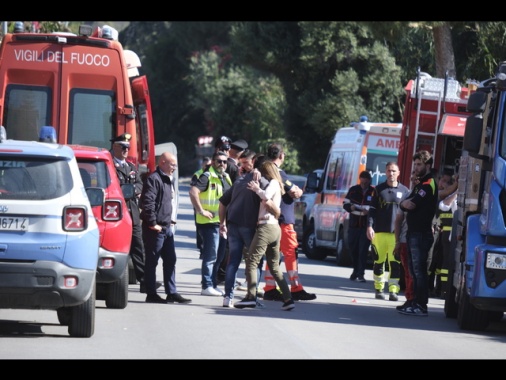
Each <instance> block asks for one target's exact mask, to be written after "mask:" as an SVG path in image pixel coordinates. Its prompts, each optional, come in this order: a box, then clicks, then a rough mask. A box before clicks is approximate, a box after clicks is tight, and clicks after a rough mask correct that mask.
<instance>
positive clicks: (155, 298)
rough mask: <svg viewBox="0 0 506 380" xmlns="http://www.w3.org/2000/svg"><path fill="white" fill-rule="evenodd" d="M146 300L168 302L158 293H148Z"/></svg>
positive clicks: (149, 301)
mask: <svg viewBox="0 0 506 380" xmlns="http://www.w3.org/2000/svg"><path fill="white" fill-rule="evenodd" d="M146 302H147V303H165V304H166V303H167V301H166V300H164V299H163V298H162V297H160V296H159V295H158V294H148V295H147V296H146Z"/></svg>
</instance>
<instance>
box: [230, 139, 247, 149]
mask: <svg viewBox="0 0 506 380" xmlns="http://www.w3.org/2000/svg"><path fill="white" fill-rule="evenodd" d="M230 147H231V148H232V149H235V150H245V149H248V143H247V142H246V141H244V140H242V139H241V140H237V141H234V142H233V143H232V144H230Z"/></svg>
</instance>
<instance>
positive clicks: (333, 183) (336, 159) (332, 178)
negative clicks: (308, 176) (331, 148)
mask: <svg viewBox="0 0 506 380" xmlns="http://www.w3.org/2000/svg"><path fill="white" fill-rule="evenodd" d="M341 167H342V154H340V153H331V156H330V158H329V169H328V171H327V186H326V189H327V190H336V189H337V188H338V180H339V177H340V175H341Z"/></svg>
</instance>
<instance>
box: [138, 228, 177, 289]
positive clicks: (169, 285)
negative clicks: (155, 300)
mask: <svg viewBox="0 0 506 380" xmlns="http://www.w3.org/2000/svg"><path fill="white" fill-rule="evenodd" d="M142 239H143V241H144V252H145V255H146V257H145V264H144V283H145V284H146V293H147V294H156V293H157V292H156V267H157V266H158V260H159V259H160V257H161V258H162V265H163V285H164V287H165V293H166V294H175V293H177V287H176V261H177V257H176V247H175V245H174V235H173V234H172V232H171V231H170V228H168V227H167V229H166V230H165V231H164V232H160V233H158V232H156V231H153V230H152V229H150V228H149V227H148V225H147V224H146V223H143V224H142Z"/></svg>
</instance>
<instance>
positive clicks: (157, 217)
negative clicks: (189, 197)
mask: <svg viewBox="0 0 506 380" xmlns="http://www.w3.org/2000/svg"><path fill="white" fill-rule="evenodd" d="M174 196H175V194H174V191H173V187H172V183H171V181H170V177H169V176H168V175H166V174H164V173H163V172H162V171H161V170H160V168H158V167H157V168H156V170H155V171H154V172H153V173H151V174H150V175H149V176H148V177H147V178H146V183H145V184H144V187H143V189H142V196H141V208H142V212H141V218H142V221H143V223H146V225H147V226H155V225H157V224H158V225H160V226H170V222H171V218H172V198H173V197H174Z"/></svg>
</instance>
